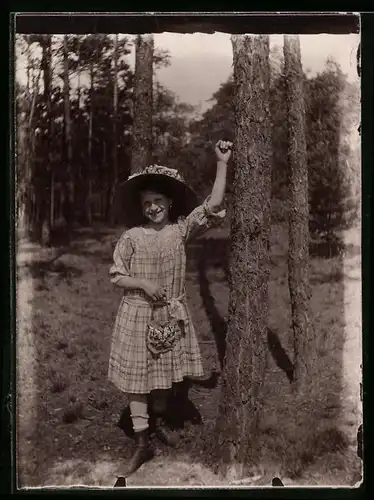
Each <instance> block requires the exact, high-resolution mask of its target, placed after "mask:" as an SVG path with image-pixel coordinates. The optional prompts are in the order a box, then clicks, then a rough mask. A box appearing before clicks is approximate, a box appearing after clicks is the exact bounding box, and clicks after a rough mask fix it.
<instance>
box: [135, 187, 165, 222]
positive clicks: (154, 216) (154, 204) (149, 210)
mask: <svg viewBox="0 0 374 500" xmlns="http://www.w3.org/2000/svg"><path fill="white" fill-rule="evenodd" d="M170 203H171V200H169V199H168V198H167V197H166V196H164V195H163V194H160V193H155V192H153V191H143V192H142V193H141V204H142V209H143V214H144V215H145V217H146V218H147V220H148V221H149V222H150V223H152V224H157V225H160V224H164V223H166V222H168V220H169V207H170Z"/></svg>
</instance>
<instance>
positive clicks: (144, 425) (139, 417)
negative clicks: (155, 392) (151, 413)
mask: <svg viewBox="0 0 374 500" xmlns="http://www.w3.org/2000/svg"><path fill="white" fill-rule="evenodd" d="M129 399H130V412H131V419H132V425H133V427H134V431H135V432H140V431H144V430H145V429H148V403H147V395H146V394H130V395H129Z"/></svg>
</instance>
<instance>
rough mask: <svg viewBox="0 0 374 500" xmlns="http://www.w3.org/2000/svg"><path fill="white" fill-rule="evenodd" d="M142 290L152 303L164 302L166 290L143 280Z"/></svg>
mask: <svg viewBox="0 0 374 500" xmlns="http://www.w3.org/2000/svg"><path fill="white" fill-rule="evenodd" d="M142 289H143V290H144V292H145V293H146V294H147V295H148V297H149V298H151V299H152V300H153V301H158V300H166V288H165V287H160V286H158V285H155V284H154V283H152V282H151V281H148V280H145V281H143V283H142Z"/></svg>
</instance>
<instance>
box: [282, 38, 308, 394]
mask: <svg viewBox="0 0 374 500" xmlns="http://www.w3.org/2000/svg"><path fill="white" fill-rule="evenodd" d="M283 49H284V64H285V82H286V101H287V111H288V162H289V185H290V196H291V200H290V201H291V203H290V213H289V254H288V273H289V275H288V276H289V279H288V284H289V290H290V297H291V310H292V328H293V341H294V381H295V387H297V388H299V389H301V388H302V387H303V386H304V384H305V382H306V377H307V372H308V358H309V355H310V351H309V350H308V343H309V340H310V339H309V329H308V322H309V312H308V302H309V280H308V263H309V204H308V166H307V152H306V135H305V133H306V132H305V105H304V88H303V81H304V75H303V71H302V66H301V56H300V42H299V37H298V36H289V35H285V36H284V45H283Z"/></svg>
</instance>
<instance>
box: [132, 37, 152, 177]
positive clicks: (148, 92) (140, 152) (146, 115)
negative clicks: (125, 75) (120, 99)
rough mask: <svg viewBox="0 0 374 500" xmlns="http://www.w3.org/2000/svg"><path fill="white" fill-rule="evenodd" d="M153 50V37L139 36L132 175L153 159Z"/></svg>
mask: <svg viewBox="0 0 374 500" xmlns="http://www.w3.org/2000/svg"><path fill="white" fill-rule="evenodd" d="M153 49H154V40H153V35H138V37H137V39H136V54H135V79H134V123H133V146H132V162H131V172H132V173H134V172H138V171H140V170H142V169H143V168H144V167H145V166H147V165H148V164H149V163H150V162H151V158H152V106H153V96H152V89H153V84H152V82H153Z"/></svg>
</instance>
